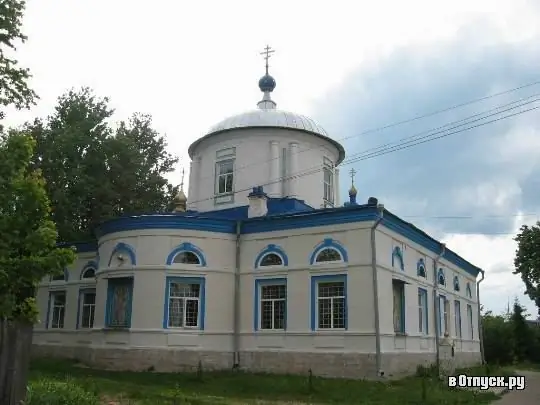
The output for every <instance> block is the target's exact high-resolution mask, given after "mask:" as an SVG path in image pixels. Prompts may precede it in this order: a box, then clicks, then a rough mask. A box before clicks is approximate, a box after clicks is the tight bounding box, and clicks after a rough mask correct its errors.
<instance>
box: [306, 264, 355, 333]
mask: <svg viewBox="0 0 540 405" xmlns="http://www.w3.org/2000/svg"><path fill="white" fill-rule="evenodd" d="M347 318H348V310H347V275H345V274H339V275H327V276H311V330H329V329H330V330H331V329H338V330H344V329H345V330H346V329H347V325H348V320H347Z"/></svg>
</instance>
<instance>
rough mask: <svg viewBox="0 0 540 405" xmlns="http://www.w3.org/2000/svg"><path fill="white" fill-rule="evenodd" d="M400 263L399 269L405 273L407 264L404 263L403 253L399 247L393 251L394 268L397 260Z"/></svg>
mask: <svg viewBox="0 0 540 405" xmlns="http://www.w3.org/2000/svg"><path fill="white" fill-rule="evenodd" d="M396 259H397V260H398V261H399V268H400V269H401V271H405V263H404V262H403V252H402V251H401V248H400V247H399V246H396V247H394V249H393V250H392V267H394V266H395V260H396Z"/></svg>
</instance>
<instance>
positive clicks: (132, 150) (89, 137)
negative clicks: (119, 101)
mask: <svg viewBox="0 0 540 405" xmlns="http://www.w3.org/2000/svg"><path fill="white" fill-rule="evenodd" d="M108 103H109V100H108V99H107V98H98V97H96V96H95V95H94V94H93V92H92V91H91V90H90V89H88V88H83V89H81V90H80V91H74V90H71V91H69V92H68V93H66V94H64V95H63V96H61V97H60V98H59V100H58V105H57V107H56V109H55V111H54V113H53V114H52V115H51V116H50V117H49V118H48V119H47V120H39V119H37V120H35V121H34V122H33V123H31V124H27V126H26V130H27V131H29V132H30V133H31V134H32V136H33V137H34V138H35V139H36V141H37V150H36V153H35V156H34V159H33V164H34V167H35V168H40V169H41V170H42V171H43V175H44V177H45V179H46V180H47V193H48V195H49V197H50V199H51V201H52V204H53V207H54V211H53V218H54V221H55V222H56V224H57V226H58V232H59V235H60V240H61V241H63V242H67V241H74V240H85V239H90V238H93V229H94V228H95V227H96V225H98V224H99V223H100V222H102V221H104V220H106V219H109V218H111V217H115V216H119V215H123V214H137V213H143V212H156V211H164V210H165V209H166V208H167V204H168V202H169V201H170V200H171V199H172V193H173V192H174V188H173V187H172V185H170V184H169V183H168V181H167V180H166V179H165V177H164V175H165V174H166V173H169V172H171V171H172V170H173V168H174V164H175V163H176V162H177V159H176V158H175V157H173V156H172V155H170V154H169V153H167V151H166V147H167V144H166V142H165V139H164V138H163V137H162V136H160V135H159V134H158V133H157V132H156V131H155V130H154V129H153V128H152V120H151V118H150V116H148V115H141V114H134V115H133V117H132V118H131V119H130V120H129V121H128V122H127V123H126V122H120V123H119V125H118V127H117V128H116V130H113V129H112V128H111V127H110V126H109V121H110V119H111V117H112V114H113V110H112V109H111V108H110V107H109V106H108Z"/></svg>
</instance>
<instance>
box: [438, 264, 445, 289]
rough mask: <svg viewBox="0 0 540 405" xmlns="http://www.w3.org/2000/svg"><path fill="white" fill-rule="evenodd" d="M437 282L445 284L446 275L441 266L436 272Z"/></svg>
mask: <svg viewBox="0 0 540 405" xmlns="http://www.w3.org/2000/svg"><path fill="white" fill-rule="evenodd" d="M437 282H438V283H439V285H444V286H446V276H445V275H444V270H443V269H442V268H440V269H439V271H438V272H437Z"/></svg>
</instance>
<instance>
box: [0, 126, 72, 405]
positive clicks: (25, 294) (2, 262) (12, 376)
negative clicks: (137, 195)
mask: <svg viewBox="0 0 540 405" xmlns="http://www.w3.org/2000/svg"><path fill="white" fill-rule="evenodd" d="M34 145H35V142H34V141H33V140H32V138H31V137H30V136H25V135H22V134H19V133H12V134H9V135H7V136H5V135H3V136H1V137H0V403H1V404H6V405H9V404H19V403H20V401H21V400H23V399H24V395H25V392H26V374H27V369H28V364H29V356H28V353H30V349H31V348H30V346H31V343H32V340H31V332H32V326H33V323H34V322H35V321H36V320H37V319H36V316H37V307H36V303H35V298H34V297H35V288H36V285H37V283H38V282H39V281H41V280H42V279H43V278H44V277H47V276H48V275H54V274H59V273H61V272H62V271H63V269H64V268H65V267H66V266H67V265H69V264H70V263H71V262H73V260H74V259H75V253H74V252H73V251H72V250H71V249H57V248H56V239H57V233H56V228H55V224H54V222H53V221H52V220H51V218H50V206H49V200H48V198H47V194H46V192H45V184H44V180H43V177H42V176H41V173H40V172H39V171H36V170H33V169H32V167H31V165H30V161H31V158H32V155H33V149H34ZM21 377H22V378H21Z"/></svg>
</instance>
